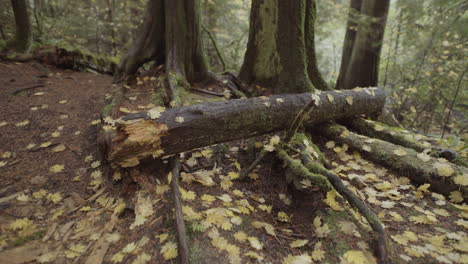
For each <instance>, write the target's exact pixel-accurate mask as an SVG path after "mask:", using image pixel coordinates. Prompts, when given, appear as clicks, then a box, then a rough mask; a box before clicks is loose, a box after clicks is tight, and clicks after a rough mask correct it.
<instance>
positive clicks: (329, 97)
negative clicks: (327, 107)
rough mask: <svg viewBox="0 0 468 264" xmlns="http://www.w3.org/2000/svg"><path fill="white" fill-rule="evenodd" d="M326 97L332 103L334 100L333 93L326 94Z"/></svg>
mask: <svg viewBox="0 0 468 264" xmlns="http://www.w3.org/2000/svg"><path fill="white" fill-rule="evenodd" d="M327 97H328V101H330V103H333V101H335V97H333V94H330V93H329V94H327Z"/></svg>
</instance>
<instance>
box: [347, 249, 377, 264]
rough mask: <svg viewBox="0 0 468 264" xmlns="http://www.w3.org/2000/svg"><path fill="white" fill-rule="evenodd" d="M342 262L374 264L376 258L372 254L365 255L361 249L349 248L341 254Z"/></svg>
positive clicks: (348, 263)
mask: <svg viewBox="0 0 468 264" xmlns="http://www.w3.org/2000/svg"><path fill="white" fill-rule="evenodd" d="M341 263H342V264H345V263H346V264H375V263H377V262H376V260H375V259H374V258H373V257H372V256H366V254H364V252H363V251H359V250H349V251H347V252H346V253H345V254H344V255H343V261H342V262H341Z"/></svg>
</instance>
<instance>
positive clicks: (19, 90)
mask: <svg viewBox="0 0 468 264" xmlns="http://www.w3.org/2000/svg"><path fill="white" fill-rule="evenodd" d="M40 87H45V85H44V84H35V85H33V86H28V87H25V88H21V89H18V90H16V91H14V92H13V93H12V94H13V95H17V94H19V93H21V92H24V91H28V90H32V89H36V88H40Z"/></svg>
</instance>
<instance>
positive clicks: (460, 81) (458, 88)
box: [440, 67, 468, 138]
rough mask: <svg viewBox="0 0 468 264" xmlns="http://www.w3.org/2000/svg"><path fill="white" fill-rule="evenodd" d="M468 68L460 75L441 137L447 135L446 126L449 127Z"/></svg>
mask: <svg viewBox="0 0 468 264" xmlns="http://www.w3.org/2000/svg"><path fill="white" fill-rule="evenodd" d="M467 69H468V67H466V68H465V70H464V71H463V73H462V75H461V76H460V78H459V79H458V85H457V90H456V91H455V95H454V96H453V99H452V103H451V105H450V109H449V111H448V113H447V119H446V120H445V123H444V125H443V128H442V136H441V137H440V138H444V135H445V128H446V127H447V125H448V123H449V121H450V114H451V113H452V110H453V107H454V105H455V101H456V100H457V96H458V92H459V91H460V87H461V83H462V81H463V77H464V76H465V73H466V70H467Z"/></svg>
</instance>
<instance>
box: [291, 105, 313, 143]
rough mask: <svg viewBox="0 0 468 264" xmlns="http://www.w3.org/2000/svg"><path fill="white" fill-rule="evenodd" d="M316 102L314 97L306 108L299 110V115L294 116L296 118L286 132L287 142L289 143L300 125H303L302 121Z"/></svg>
mask: <svg viewBox="0 0 468 264" xmlns="http://www.w3.org/2000/svg"><path fill="white" fill-rule="evenodd" d="M314 104H315V100H314V99H312V100H311V101H310V102H309V103H308V104H307V105H306V106H305V107H304V108H302V109H301V111H299V113H297V115H296V116H295V117H294V120H293V122H292V123H291V126H290V127H289V130H288V132H287V134H286V138H285V140H284V141H285V143H289V141H290V140H291V138H292V137H293V136H294V134H296V132H297V130H298V129H299V127H300V126H301V125H302V123H303V122H304V118H305V117H306V116H307V114H308V113H309V112H310V110H311V109H312V107H313V106H314Z"/></svg>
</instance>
